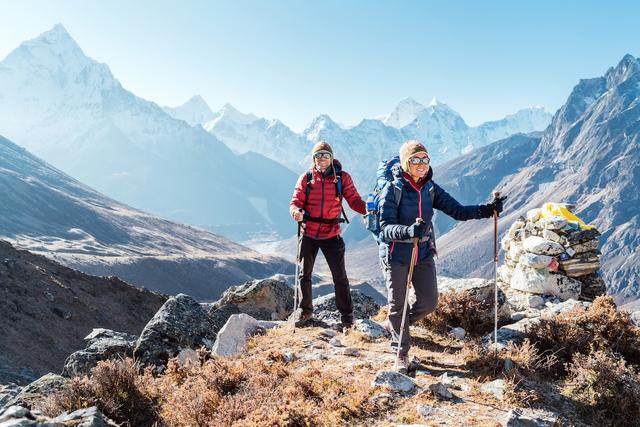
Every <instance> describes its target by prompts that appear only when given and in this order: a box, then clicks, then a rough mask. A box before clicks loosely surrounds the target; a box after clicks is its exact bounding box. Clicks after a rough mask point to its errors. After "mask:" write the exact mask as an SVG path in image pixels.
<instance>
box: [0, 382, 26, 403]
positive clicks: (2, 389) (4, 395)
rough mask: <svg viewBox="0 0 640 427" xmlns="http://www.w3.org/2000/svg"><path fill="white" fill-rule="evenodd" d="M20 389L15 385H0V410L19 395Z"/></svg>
mask: <svg viewBox="0 0 640 427" xmlns="http://www.w3.org/2000/svg"><path fill="white" fill-rule="evenodd" d="M20 390H22V387H20V386H19V385H17V384H0V408H3V407H4V406H5V405H6V404H7V403H8V402H9V401H10V400H11V399H13V398H14V397H16V396H17V395H18V393H20Z"/></svg>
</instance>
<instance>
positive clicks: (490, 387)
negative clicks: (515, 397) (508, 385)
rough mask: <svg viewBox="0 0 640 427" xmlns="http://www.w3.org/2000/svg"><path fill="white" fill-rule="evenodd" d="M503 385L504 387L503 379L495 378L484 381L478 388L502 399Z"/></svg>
mask: <svg viewBox="0 0 640 427" xmlns="http://www.w3.org/2000/svg"><path fill="white" fill-rule="evenodd" d="M504 387H505V383H504V380H503V379H497V380H493V381H491V382H488V383H484V384H483V385H482V386H481V387H480V390H481V391H483V392H484V393H489V394H493V395H494V396H495V397H496V399H498V400H502V398H503V397H504Z"/></svg>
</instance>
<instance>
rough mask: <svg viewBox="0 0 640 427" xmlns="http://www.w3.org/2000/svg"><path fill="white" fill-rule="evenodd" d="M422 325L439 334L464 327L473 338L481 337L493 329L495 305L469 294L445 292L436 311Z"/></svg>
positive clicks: (441, 295) (440, 297)
mask: <svg viewBox="0 0 640 427" xmlns="http://www.w3.org/2000/svg"><path fill="white" fill-rule="evenodd" d="M421 323H422V325H423V326H424V327H426V328H428V329H431V330H432V331H434V332H437V333H446V332H448V331H449V330H450V329H451V328H454V327H462V328H464V330H465V331H466V332H467V334H469V335H471V336H480V335H483V334H486V333H487V332H489V331H491V330H492V329H493V303H491V302H480V301H478V300H476V299H474V298H473V296H471V295H470V294H469V293H468V292H466V291H461V292H444V293H441V294H440V296H439V300H438V307H437V308H436V311H434V312H433V313H431V314H430V315H428V316H427V317H426V318H425V319H424V320H423V321H422V322H421Z"/></svg>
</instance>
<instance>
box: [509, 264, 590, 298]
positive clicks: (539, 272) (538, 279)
mask: <svg viewBox="0 0 640 427" xmlns="http://www.w3.org/2000/svg"><path fill="white" fill-rule="evenodd" d="M510 285H511V287H512V288H513V289H517V290H519V291H524V292H529V293H532V294H540V295H554V296H557V297H559V298H562V299H569V298H575V299H577V298H578V297H579V296H580V290H581V283H580V282H579V281H577V280H574V279H572V278H570V277H567V276H565V275H562V274H553V273H549V271H547V270H546V269H535V268H531V267H528V266H527V265H525V264H523V263H519V264H518V265H517V266H516V268H515V269H514V270H513V273H512V274H511V281H510Z"/></svg>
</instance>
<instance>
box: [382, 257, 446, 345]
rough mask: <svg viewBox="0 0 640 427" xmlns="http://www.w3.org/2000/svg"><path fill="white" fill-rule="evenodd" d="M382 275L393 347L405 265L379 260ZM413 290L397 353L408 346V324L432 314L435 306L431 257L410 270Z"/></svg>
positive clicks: (403, 291)
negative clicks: (385, 286) (413, 296)
mask: <svg viewBox="0 0 640 427" xmlns="http://www.w3.org/2000/svg"><path fill="white" fill-rule="evenodd" d="M380 266H381V267H382V273H383V274H384V278H385V281H386V284H387V299H388V300H389V322H390V323H391V329H392V333H391V346H392V347H395V348H397V346H398V341H399V339H400V326H401V324H402V309H403V307H404V299H405V298H406V296H407V277H408V276H409V265H407V264H399V263H395V262H393V261H391V262H387V261H386V260H384V259H381V260H380ZM412 279H413V280H412V283H413V290H414V291H415V295H416V301H415V302H414V303H413V304H412V305H410V306H409V307H407V319H406V321H405V325H404V332H403V333H402V342H401V343H400V353H401V354H405V355H406V354H407V353H408V352H409V348H410V347H411V335H410V332H409V325H413V324H414V323H416V322H418V321H419V320H422V319H424V318H425V317H426V316H427V315H428V314H429V313H432V312H433V311H434V310H435V309H436V307H437V306H438V282H437V279H436V265H435V262H434V261H433V257H429V258H427V259H425V260H424V261H420V262H419V263H417V264H416V265H415V266H414V268H413V278H412Z"/></svg>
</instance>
